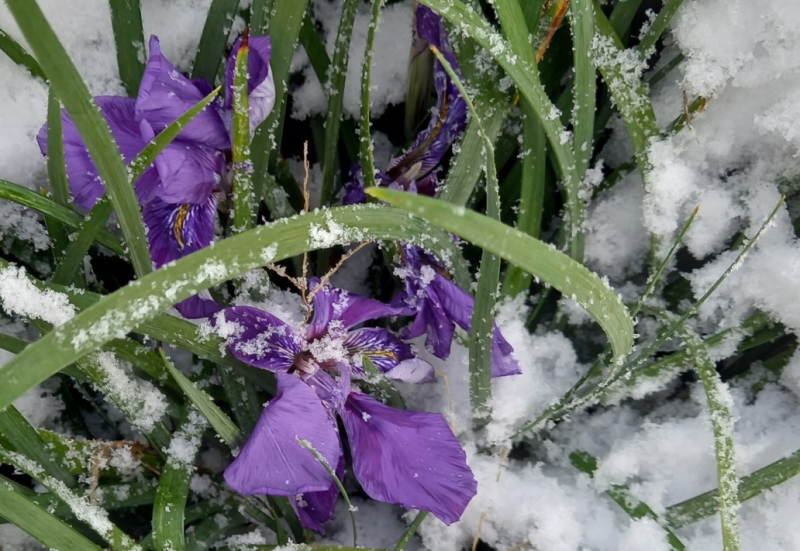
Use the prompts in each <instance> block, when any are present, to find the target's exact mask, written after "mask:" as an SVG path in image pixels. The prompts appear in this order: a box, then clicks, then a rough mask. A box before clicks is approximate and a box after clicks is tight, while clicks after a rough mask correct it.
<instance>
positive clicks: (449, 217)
mask: <svg viewBox="0 0 800 551" xmlns="http://www.w3.org/2000/svg"><path fill="white" fill-rule="evenodd" d="M367 193H369V194H370V195H372V196H374V197H377V198H378V199H381V200H383V201H386V202H388V203H391V204H393V205H396V206H398V207H400V208H402V209H405V210H408V211H409V212H412V213H414V214H415V215H416V216H419V217H421V218H423V219H425V220H428V221H429V222H430V223H431V224H435V225H436V226H439V227H440V228H442V229H445V230H447V231H449V232H452V233H454V234H456V235H458V236H459V237H462V238H464V239H466V240H468V241H471V242H472V243H474V244H476V245H478V246H479V247H483V248H484V249H486V250H488V251H491V252H493V253H494V254H496V255H498V256H499V257H501V258H504V259H505V260H507V261H509V262H511V263H512V264H514V265H516V266H519V267H520V268H522V269H524V270H525V271H527V272H529V273H530V274H532V275H533V276H534V277H538V278H540V279H542V280H543V281H545V282H547V283H549V284H550V285H552V286H553V287H555V288H556V289H558V290H559V291H561V292H562V293H563V294H564V295H565V296H567V297H570V298H572V299H573V300H574V301H576V302H577V303H578V304H580V305H581V306H582V307H583V308H585V309H586V311H587V312H589V314H590V315H591V316H592V317H593V318H594V319H595V320H596V321H597V322H598V323H599V324H600V326H601V327H602V328H603V330H604V331H605V333H606V335H607V336H608V340H609V341H610V342H611V347H612V348H613V350H614V355H615V356H617V358H621V357H622V356H625V355H626V354H627V353H628V352H629V351H630V350H631V347H632V346H633V322H632V321H631V317H630V315H629V313H628V309H627V308H626V307H625V305H624V304H623V303H622V300H620V298H619V296H618V295H617V294H616V293H615V292H614V291H613V289H611V287H609V285H608V283H606V282H605V281H604V280H602V279H600V277H598V276H597V275H596V274H594V273H593V272H591V271H589V269H588V268H586V267H585V266H583V265H582V264H579V263H578V262H575V261H574V260H572V259H571V258H569V257H568V256H567V255H565V254H564V253H562V252H560V251H558V250H556V249H555V248H554V247H552V246H550V245H548V244H546V243H544V242H542V241H539V240H538V239H534V238H533V237H531V236H529V235H526V234H524V233H522V232H520V231H518V230H516V229H514V228H512V227H510V226H506V225H504V224H502V223H500V222H497V221H494V220H492V219H490V218H488V217H486V216H483V215H482V214H478V213H477V212H474V211H470V210H467V209H464V208H463V207H456V206H454V205H451V204H449V203H446V202H444V201H439V200H436V199H431V198H429V197H422V196H420V195H413V194H411V193H405V192H402V191H396V190H391V189H386V188H370V189H368V190H367Z"/></svg>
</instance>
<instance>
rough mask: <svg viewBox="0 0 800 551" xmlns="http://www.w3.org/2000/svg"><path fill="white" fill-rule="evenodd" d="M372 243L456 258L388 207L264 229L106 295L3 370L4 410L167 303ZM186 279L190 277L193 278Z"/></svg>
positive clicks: (438, 237)
mask: <svg viewBox="0 0 800 551" xmlns="http://www.w3.org/2000/svg"><path fill="white" fill-rule="evenodd" d="M367 239H377V240H398V241H416V242H419V243H421V244H422V245H423V246H425V247H426V248H428V249H430V250H432V251H434V252H441V255H442V256H443V257H445V258H447V257H450V256H451V255H456V254H458V253H456V252H455V251H454V245H453V243H452V241H451V240H450V238H449V237H448V236H447V234H446V233H444V232H442V231H437V230H435V229H434V228H433V227H432V226H430V225H428V224H427V223H425V222H423V221H422V220H419V219H416V220H414V219H409V218H408V215H407V213H404V212H402V211H399V210H397V209H392V208H388V207H377V206H376V207H364V206H361V207H341V208H337V209H331V210H323V211H315V212H312V213H307V214H304V215H302V216H298V217H295V218H292V219H291V220H281V221H278V222H275V223H273V224H269V225H266V226H260V227H258V228H255V229H252V230H250V231H247V232H245V233H241V234H239V235H236V236H233V237H231V238H229V239H227V240H225V241H224V242H221V243H217V244H216V245H215V246H214V247H208V248H204V249H202V250H200V251H197V252H195V253H193V254H191V255H189V256H186V257H184V258H182V259H180V260H178V261H176V262H175V263H171V264H169V265H167V266H164V267H163V268H161V269H160V270H158V271H157V272H155V273H153V274H150V275H148V276H146V277H145V278H142V279H141V280H140V281H139V282H137V283H136V284H135V285H128V286H127V287H124V288H122V289H120V290H118V291H116V292H115V293H113V294H111V295H108V296H107V297H105V298H104V299H102V300H101V301H99V302H97V303H96V304H94V305H92V306H90V307H88V308H86V310H84V311H83V312H81V313H80V314H78V315H77V316H75V317H74V318H72V319H71V320H70V321H68V322H66V323H65V324H63V325H61V326H59V327H58V328H56V329H55V330H54V331H51V332H50V333H48V334H47V335H45V336H44V337H42V338H41V339H40V340H39V341H37V342H36V343H34V344H32V345H30V346H29V347H27V348H26V349H25V350H24V351H23V352H22V353H21V354H19V355H17V356H16V357H15V358H13V359H12V360H11V361H9V362H8V363H6V364H5V365H4V366H2V367H0V378H2V380H3V382H4V384H3V385H2V386H0V409H2V408H4V407H6V406H7V405H9V404H10V403H12V402H13V401H14V400H15V399H16V398H18V397H19V396H20V395H22V394H23V393H24V392H25V391H26V390H28V389H29V388H31V387H33V386H34V385H36V384H38V383H40V382H41V381H43V380H45V379H46V378H47V377H49V376H50V375H52V374H54V373H56V372H58V371H59V370H60V369H62V368H64V367H65V366H67V365H69V364H71V363H73V362H75V361H76V360H78V359H79V358H81V357H83V356H85V355H86V354H88V353H90V352H92V351H93V350H96V349H97V348H98V347H99V346H101V345H103V344H104V343H106V342H108V341H109V340H111V339H112V338H116V337H120V336H123V335H125V333H127V332H128V331H131V330H133V329H134V328H136V327H139V326H141V325H143V324H144V323H145V322H147V321H149V320H151V319H152V318H154V317H155V316H156V315H158V314H159V313H161V311H163V310H164V308H166V307H167V306H169V305H171V304H174V303H176V302H178V301H180V300H183V299H185V298H187V297H189V296H191V295H193V294H195V293H197V292H199V291H201V290H203V289H207V288H209V287H211V286H213V285H217V284H219V283H221V282H223V281H226V280H229V279H232V278H235V277H238V276H240V275H242V274H244V273H245V272H248V271H250V270H252V269H255V268H257V267H259V266H262V265H264V264H266V263H270V262H277V261H279V260H282V259H284V258H289V257H292V256H295V255H297V254H301V253H303V252H304V251H309V250H316V249H319V248H327V247H330V246H333V245H335V244H346V243H352V242H355V241H362V240H367ZM542 246H544V245H542ZM186 274H192V275H191V277H189V278H187V277H186ZM587 274H588V271H587ZM614 296H615V297H616V295H614ZM598 298H600V297H598ZM191 340H196V339H190V341H191Z"/></svg>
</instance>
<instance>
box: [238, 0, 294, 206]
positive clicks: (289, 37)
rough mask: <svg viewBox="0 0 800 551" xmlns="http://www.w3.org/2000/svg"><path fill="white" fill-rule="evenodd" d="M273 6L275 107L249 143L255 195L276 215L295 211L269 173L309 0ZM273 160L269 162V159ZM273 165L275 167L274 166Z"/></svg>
mask: <svg viewBox="0 0 800 551" xmlns="http://www.w3.org/2000/svg"><path fill="white" fill-rule="evenodd" d="M273 1H274V8H273V9H272V13H271V15H270V19H269V21H268V24H269V35H270V38H271V40H272V55H271V56H270V62H269V65H270V68H271V69H272V77H273V80H274V81H275V106H274V107H273V108H272V113H270V114H269V116H268V117H267V120H265V121H264V122H262V123H261V124H260V125H259V126H258V128H257V129H256V133H255V135H254V136H253V141H252V145H251V151H252V161H253V187H254V188H255V190H256V196H257V198H258V199H259V200H262V201H264V202H265V203H266V205H267V207H269V210H270V212H271V213H272V216H273V217H275V218H278V217H282V216H289V215H291V214H294V212H295V210H294V209H293V208H292V206H291V204H290V203H289V201H288V200H287V199H286V193H285V192H284V190H283V189H282V188H281V187H279V186H278V183H277V181H276V179H275V178H274V177H273V176H272V175H270V174H269V169H270V166H271V165H274V164H275V163H276V162H277V157H278V154H279V152H280V149H281V135H282V133H283V118H284V112H285V110H286V90H287V85H288V81H289V69H290V68H291V63H292V57H293V56H294V52H295V49H296V47H297V39H298V37H299V35H300V28H301V27H302V25H303V19H304V17H303V16H304V15H305V13H306V5H307V3H308V0H273ZM271 159H272V161H271ZM273 168H274V166H273Z"/></svg>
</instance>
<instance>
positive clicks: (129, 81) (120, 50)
mask: <svg viewBox="0 0 800 551" xmlns="http://www.w3.org/2000/svg"><path fill="white" fill-rule="evenodd" d="M109 6H110V7H111V28H112V29H114V43H115V44H116V47H117V65H118V66H119V78H120V80H122V84H123V86H125V90H127V92H128V95H129V96H131V97H136V94H137V93H138V92H139V83H140V82H141V80H142V75H143V74H144V61H145V56H144V31H143V30H142V10H141V9H140V6H139V0H109Z"/></svg>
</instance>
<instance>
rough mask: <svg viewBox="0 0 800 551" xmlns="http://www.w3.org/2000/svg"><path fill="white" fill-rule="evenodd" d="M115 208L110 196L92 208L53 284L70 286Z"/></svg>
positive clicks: (70, 246)
mask: <svg viewBox="0 0 800 551" xmlns="http://www.w3.org/2000/svg"><path fill="white" fill-rule="evenodd" d="M112 210H114V206H113V205H112V204H111V200H110V199H109V198H108V195H103V196H102V197H101V198H100V199H99V200H98V201H97V202H96V203H95V204H94V206H93V207H92V210H91V211H90V212H89V215H88V216H87V217H86V218H84V219H83V222H81V225H80V226H79V227H78V232H77V236H76V237H75V238H74V239H73V240H72V241H70V243H69V245H67V251H66V253H65V254H64V257H63V258H62V259H61V262H60V263H59V264H58V266H56V271H55V273H54V274H53V283H57V284H59V285H69V284H70V283H72V282H73V280H74V279H75V277H76V275H77V274H78V270H79V269H80V268H81V266H82V265H83V258H84V256H85V255H86V252H87V251H88V250H89V247H91V246H92V242H93V241H94V240H95V239H96V238H97V236H98V235H99V234H100V231H101V230H102V228H103V226H105V224H106V222H107V221H108V218H109V216H111V211H112Z"/></svg>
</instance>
